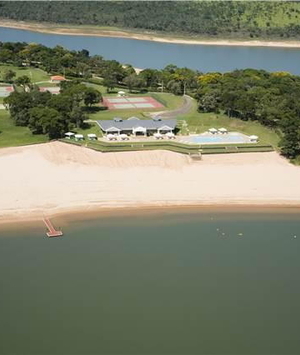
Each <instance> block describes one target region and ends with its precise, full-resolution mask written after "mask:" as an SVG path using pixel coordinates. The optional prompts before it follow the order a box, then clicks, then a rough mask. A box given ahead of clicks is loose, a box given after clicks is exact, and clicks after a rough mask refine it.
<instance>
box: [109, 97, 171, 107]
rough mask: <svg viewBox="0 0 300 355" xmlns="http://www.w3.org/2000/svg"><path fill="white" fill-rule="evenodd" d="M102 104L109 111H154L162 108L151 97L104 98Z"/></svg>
mask: <svg viewBox="0 0 300 355" xmlns="http://www.w3.org/2000/svg"><path fill="white" fill-rule="evenodd" d="M103 104H104V105H105V106H107V107H108V109H109V110H124V109H141V108H146V109H156V108H161V107H164V106H163V105H162V104H161V103H160V102H158V101H156V100H155V99H154V98H153V97H151V96H145V97H132V96H130V97H104V98H103Z"/></svg>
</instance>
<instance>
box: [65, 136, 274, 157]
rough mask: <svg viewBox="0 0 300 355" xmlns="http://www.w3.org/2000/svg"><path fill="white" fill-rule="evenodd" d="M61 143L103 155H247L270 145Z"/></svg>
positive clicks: (269, 148) (268, 147)
mask: <svg viewBox="0 0 300 355" xmlns="http://www.w3.org/2000/svg"><path fill="white" fill-rule="evenodd" d="M61 141H62V142H65V143H70V144H75V145H78V146H85V147H87V148H91V149H93V150H97V151H100V152H103V153H109V152H129V151H143V150H169V151H172V152H176V153H181V154H188V155H191V154H198V153H201V154H227V153H248V152H271V151H273V150H274V149H273V147H272V146H271V145H267V144H266V145H263V144H243V145H236V144H235V145H234V144H227V145H220V144H219V145H205V146H204V145H202V146H200V145H187V144H184V143H178V142H171V141H170V142H168V141H165V142H139V143H132V142H116V143H110V142H103V141H81V142H76V141H74V140H70V139H61Z"/></svg>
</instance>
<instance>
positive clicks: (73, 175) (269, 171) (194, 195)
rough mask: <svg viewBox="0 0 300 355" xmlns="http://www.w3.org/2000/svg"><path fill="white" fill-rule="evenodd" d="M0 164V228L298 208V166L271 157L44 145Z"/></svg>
mask: <svg viewBox="0 0 300 355" xmlns="http://www.w3.org/2000/svg"><path fill="white" fill-rule="evenodd" d="M0 164H1V167H2V169H3V171H6V174H4V175H3V176H2V186H5V187H6V188H5V189H3V191H2V194H1V199H0V225H4V224H6V225H7V224H14V223H15V224H22V222H25V221H27V222H33V221H41V219H42V218H43V217H48V218H60V216H63V218H66V219H68V218H71V219H72V218H74V217H72V216H75V218H74V220H77V219H78V217H77V218H76V216H83V217H84V218H85V219H86V218H87V217H89V216H91V215H97V216H101V215H103V214H107V213H108V214H119V213H121V214H122V215H123V214H124V213H125V214H126V213H127V212H128V213H130V214H131V213H140V212H141V211H156V212H157V211H166V210H172V211H182V210H202V211H206V210H210V209H220V210H222V211H224V212H226V211H231V210H239V209H244V210H245V209H246V210H250V209H251V210H254V211H255V210H260V209H262V210H268V209H269V208H272V209H277V210H282V209H283V208H284V209H285V210H287V211H291V210H293V209H297V211H298V213H299V209H300V188H299V181H300V167H296V166H294V165H292V164H290V163H289V162H288V161H287V160H285V159H284V158H282V157H281V156H279V155H278V153H276V152H268V153H231V154H225V155H224V154H220V155H218V154H216V155H206V156H204V158H203V160H201V162H195V161H193V160H191V159H190V158H189V157H188V156H186V155H182V154H179V153H173V152H169V151H163V150H150V151H141V152H115V153H100V152H97V151H93V150H91V149H88V148H84V147H78V146H73V145H69V144H65V143H62V142H49V143H43V144H39V145H31V146H24V147H14V148H3V149H1V150H0ZM254 171H255V174H253V172H254ZM270 181H272V184H270ZM68 216H69V217H68Z"/></svg>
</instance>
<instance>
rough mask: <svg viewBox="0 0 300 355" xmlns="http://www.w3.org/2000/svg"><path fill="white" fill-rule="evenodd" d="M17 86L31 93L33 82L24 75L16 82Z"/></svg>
mask: <svg viewBox="0 0 300 355" xmlns="http://www.w3.org/2000/svg"><path fill="white" fill-rule="evenodd" d="M15 84H16V85H17V86H20V87H21V88H23V90H24V91H29V90H30V87H31V85H30V84H31V80H30V78H29V77H28V76H27V75H23V76H20V77H18V78H17V79H16V80H15Z"/></svg>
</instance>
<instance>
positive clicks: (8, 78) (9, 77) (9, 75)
mask: <svg viewBox="0 0 300 355" xmlns="http://www.w3.org/2000/svg"><path fill="white" fill-rule="evenodd" d="M15 76H16V72H14V71H13V70H11V69H7V70H5V71H4V72H3V75H2V79H3V81H5V82H7V83H11V82H12V81H13V78H14V77H15Z"/></svg>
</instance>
